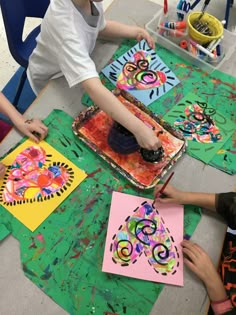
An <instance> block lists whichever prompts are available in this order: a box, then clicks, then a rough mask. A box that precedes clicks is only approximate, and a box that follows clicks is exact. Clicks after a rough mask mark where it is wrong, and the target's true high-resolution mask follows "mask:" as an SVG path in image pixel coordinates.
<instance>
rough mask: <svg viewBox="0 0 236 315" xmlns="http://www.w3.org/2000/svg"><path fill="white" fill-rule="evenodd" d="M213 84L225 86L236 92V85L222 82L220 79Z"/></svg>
mask: <svg viewBox="0 0 236 315" xmlns="http://www.w3.org/2000/svg"><path fill="white" fill-rule="evenodd" d="M211 82H212V83H214V84H224V85H226V86H229V87H230V88H231V89H233V90H236V86H235V84H230V83H227V82H224V81H221V80H220V79H212V80H211Z"/></svg>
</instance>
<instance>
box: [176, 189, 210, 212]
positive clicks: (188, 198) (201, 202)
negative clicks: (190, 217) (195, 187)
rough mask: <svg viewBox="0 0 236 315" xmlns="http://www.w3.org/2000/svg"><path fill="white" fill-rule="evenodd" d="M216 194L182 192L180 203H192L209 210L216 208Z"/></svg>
mask: <svg viewBox="0 0 236 315" xmlns="http://www.w3.org/2000/svg"><path fill="white" fill-rule="evenodd" d="M215 198H216V195H215V194H210V193H195V192H181V194H180V196H179V203H181V204H185V205H187V204H191V205H196V206H199V207H202V208H206V209H209V210H216V201H215Z"/></svg>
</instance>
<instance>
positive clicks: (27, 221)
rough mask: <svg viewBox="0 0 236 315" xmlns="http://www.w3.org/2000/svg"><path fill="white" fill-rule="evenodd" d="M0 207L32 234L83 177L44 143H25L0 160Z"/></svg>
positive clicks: (79, 171) (67, 161) (79, 170)
mask: <svg viewBox="0 0 236 315" xmlns="http://www.w3.org/2000/svg"><path fill="white" fill-rule="evenodd" d="M1 162H2V163H3V164H5V165H6V166H7V170H6V173H5V176H4V178H3V179H1V180H0V187H1V189H0V204H1V205H2V206H3V207H4V208H5V209H7V210H8V211H9V212H10V213H11V214H12V215H13V216H15V217H16V218H17V219H18V220H19V221H20V222H21V223H23V224H24V225H25V226H26V227H28V228H29V229H30V230H31V231H34V230H35V229H36V228H37V227H38V226H39V225H40V224H41V223H42V222H43V221H44V220H45V219H46V218H47V217H48V216H49V215H50V214H51V213H52V212H53V211H54V210H55V209H56V208H57V207H58V206H59V204H61V203H62V201H63V200H65V198H66V197H67V196H69V194H70V193H71V192H72V191H73V190H74V189H75V188H76V187H77V186H78V185H79V184H80V183H81V182H82V181H83V180H84V179H85V178H86V176H87V175H86V173H85V172H84V171H82V170H81V169H79V168H78V167H77V166H75V165H74V164H73V163H72V162H70V161H69V160H68V159H67V158H66V157H64V156H63V155H62V154H61V153H59V152H58V151H56V150H55V149H54V148H53V147H51V146H50V145H49V144H48V143H47V142H45V141H41V142H40V144H35V143H33V142H32V141H30V140H26V141H25V142H24V143H22V144H21V145H19V146H18V147H17V148H16V149H15V150H13V151H12V152H11V153H10V154H9V155H7V156H6V157H5V158H4V159H3V160H2V161H1Z"/></svg>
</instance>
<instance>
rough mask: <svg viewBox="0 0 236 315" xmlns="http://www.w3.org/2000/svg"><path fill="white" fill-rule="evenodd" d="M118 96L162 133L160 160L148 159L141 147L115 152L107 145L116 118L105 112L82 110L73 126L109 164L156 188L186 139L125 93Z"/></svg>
mask: <svg viewBox="0 0 236 315" xmlns="http://www.w3.org/2000/svg"><path fill="white" fill-rule="evenodd" d="M117 98H118V99H119V101H120V102H122V104H124V106H125V107H126V108H127V109H128V110H129V111H130V112H132V113H133V114H134V115H135V116H136V117H138V118H139V119H140V120H142V121H143V122H144V123H145V124H146V125H147V126H148V127H150V128H151V129H153V130H155V132H156V133H157V134H159V139H160V141H161V142H162V147H163V150H164V156H163V158H162V160H161V161H160V162H158V163H149V162H145V161H144V159H143V158H142V155H141V154H140V152H139V150H137V151H135V152H134V153H131V154H129V155H124V154H119V153H117V152H115V151H113V150H112V148H111V147H110V145H109V144H108V135H109V131H110V129H111V127H112V123H113V121H112V119H111V118H110V117H109V116H108V115H107V114H106V113H105V112H103V111H100V110H96V109H95V110H94V111H93V113H92V111H91V109H89V110H88V113H89V115H88V116H87V115H86V113H85V114H84V113H82V114H81V115H80V116H79V117H77V118H76V120H75V123H74V124H73V129H74V131H75V133H76V134H78V135H79V137H81V136H82V139H84V140H85V142H86V143H87V144H88V145H89V146H90V147H91V148H92V149H94V150H95V152H96V153H97V154H98V155H99V156H103V157H104V159H105V160H106V161H107V162H108V163H109V164H110V165H112V166H113V167H114V168H115V169H117V170H118V171H119V170H120V173H121V174H123V175H124V176H125V177H126V178H128V179H129V180H130V181H131V182H133V183H134V184H136V186H138V187H144V188H150V187H154V186H155V185H156V184H157V182H158V181H159V180H160V177H162V176H164V174H165V173H166V171H167V169H169V168H171V166H172V165H173V164H174V163H176V160H177V158H179V156H180V155H182V152H183V150H184V148H185V142H184V141H183V140H182V139H179V138H177V136H176V135H175V134H173V133H174V131H173V130H171V128H169V129H167V128H168V124H165V125H166V126H165V128H164V127H163V126H162V125H160V124H159V123H158V122H157V121H156V120H155V119H154V118H152V117H150V116H149V115H148V113H146V112H144V111H143V110H142V109H141V108H139V107H138V106H136V105H134V103H131V102H129V101H128V100H126V99H125V98H124V97H123V96H122V95H118V96H117ZM146 111H147V110H146ZM81 117H82V119H81Z"/></svg>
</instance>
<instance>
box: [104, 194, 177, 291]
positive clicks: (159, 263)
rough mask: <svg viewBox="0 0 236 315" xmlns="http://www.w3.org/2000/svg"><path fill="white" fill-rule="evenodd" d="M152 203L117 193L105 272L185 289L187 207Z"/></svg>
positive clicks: (107, 244)
mask: <svg viewBox="0 0 236 315" xmlns="http://www.w3.org/2000/svg"><path fill="white" fill-rule="evenodd" d="M152 202H153V200H150V199H147V198H142V197H137V196H132V195H127V194H123V193H119V192H113V194H112V202H111V209H110V216H109V222H108V229H107V237H106V246H105V252H104V258H103V266H102V271H104V272H109V273H114V274H119V275H123V276H127V277H133V278H138V279H143V280H149V281H154V282H162V283H168V284H173V285H179V286H183V254H182V248H181V245H180V243H181V241H182V240H183V206H181V205H176V204H172V205H163V204H159V205H158V208H157V209H153V208H152ZM134 210H135V211H134Z"/></svg>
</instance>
